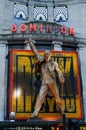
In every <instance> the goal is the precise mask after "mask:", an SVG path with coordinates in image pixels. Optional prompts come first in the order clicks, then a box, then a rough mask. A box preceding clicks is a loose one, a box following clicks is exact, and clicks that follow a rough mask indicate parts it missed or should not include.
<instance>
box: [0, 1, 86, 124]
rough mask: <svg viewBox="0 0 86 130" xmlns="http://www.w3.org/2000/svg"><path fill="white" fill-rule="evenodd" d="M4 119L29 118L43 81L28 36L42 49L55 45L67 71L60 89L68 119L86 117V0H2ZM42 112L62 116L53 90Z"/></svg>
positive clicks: (0, 102) (0, 108)
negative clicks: (37, 71) (36, 69)
mask: <svg viewBox="0 0 86 130" xmlns="http://www.w3.org/2000/svg"><path fill="white" fill-rule="evenodd" d="M0 2H1V4H0V74H1V76H0V90H1V91H0V121H5V120H9V115H10V113H11V112H15V120H27V119H28V118H29V117H30V116H31V114H32V112H33V110H34V108H35V102H36V98H37V95H38V92H39V90H40V86H41V77H40V73H35V66H34V64H35V57H34V54H33V52H32V51H31V49H30V46H29V37H32V41H33V44H34V45H35V47H36V48H37V50H38V51H39V53H40V55H43V53H44V50H50V51H51V58H52V60H55V61H57V62H58V66H59V68H60V69H61V71H62V73H63V74H64V77H65V83H64V85H62V84H61V83H60V82H59V81H58V79H57V78H56V79H57V84H58V89H59V93H60V97H61V99H62V104H63V106H64V110H65V113H66V118H67V119H75V120H77V121H81V122H85V121H86V93H85V91H86V84H85V81H86V79H85V78H86V25H85V24H86V18H85V16H86V11H85V10H86V2H85V0H72V1H71V0H42V1H41V0H39V1H36V0H1V1H0ZM39 117H40V118H42V119H44V120H58V119H59V118H60V113H59V111H58V108H57V107H56V104H55V101H54V98H53V96H52V94H51V93H50V92H49V93H48V94H47V96H46V99H45V101H44V103H43V105H42V108H41V110H40V113H39Z"/></svg>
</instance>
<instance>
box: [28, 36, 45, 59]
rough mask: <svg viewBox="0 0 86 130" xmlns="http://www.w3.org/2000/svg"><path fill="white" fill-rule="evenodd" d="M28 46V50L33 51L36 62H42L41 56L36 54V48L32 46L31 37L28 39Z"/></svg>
mask: <svg viewBox="0 0 86 130" xmlns="http://www.w3.org/2000/svg"><path fill="white" fill-rule="evenodd" d="M29 45H30V48H31V50H32V51H33V53H34V55H35V57H36V59H37V60H43V56H41V55H40V54H39V52H38V50H37V49H36V47H35V46H34V44H33V43H32V39H31V37H30V38H29Z"/></svg>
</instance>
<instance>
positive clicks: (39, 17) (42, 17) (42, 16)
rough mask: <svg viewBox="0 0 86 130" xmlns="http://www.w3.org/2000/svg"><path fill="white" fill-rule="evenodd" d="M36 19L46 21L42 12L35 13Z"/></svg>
mask: <svg viewBox="0 0 86 130" xmlns="http://www.w3.org/2000/svg"><path fill="white" fill-rule="evenodd" d="M36 20H40V21H46V18H45V15H43V14H37V15H36Z"/></svg>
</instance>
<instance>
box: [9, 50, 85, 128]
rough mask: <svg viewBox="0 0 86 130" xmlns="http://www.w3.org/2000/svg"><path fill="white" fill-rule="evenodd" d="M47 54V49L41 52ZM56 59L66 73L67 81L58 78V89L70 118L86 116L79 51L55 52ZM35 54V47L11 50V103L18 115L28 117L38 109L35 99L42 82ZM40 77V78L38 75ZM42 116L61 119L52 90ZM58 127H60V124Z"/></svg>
mask: <svg viewBox="0 0 86 130" xmlns="http://www.w3.org/2000/svg"><path fill="white" fill-rule="evenodd" d="M40 54H41V55H43V54H44V52H43V51H41V52H40ZM51 57H52V60H56V61H57V62H58V66H59V68H60V69H61V71H62V72H63V74H64V76H65V84H64V87H63V91H62V85H61V84H60V83H59V82H58V80H57V84H58V89H59V92H60V97H61V99H62V104H63V106H64V110H65V113H66V117H67V118H74V119H82V118H83V109H82V97H81V91H80V90H81V89H80V87H81V84H80V77H79V69H78V55H77V53H76V52H74V51H73V52H65V51H60V52H59V51H55V52H51ZM34 63H35V57H34V54H33V53H32V51H28V50H12V51H11V53H10V90H9V91H10V94H9V96H10V98H9V99H10V101H9V102H10V104H9V113H10V112H12V111H14V112H15V113H16V116H15V118H16V119H28V118H29V117H30V116H31V115H32V113H33V110H34V107H35V102H36V99H37V95H38V92H39V89H40V85H41V78H40V76H39V75H35V67H34ZM37 76H38V77H39V79H38V77H37ZM39 118H42V119H45V120H58V119H60V113H59V111H58V108H57V106H56V104H55V101H54V98H53V96H52V95H51V94H50V93H48V95H47V96H46V99H45V101H44V103H43V106H42V108H41V110H40V112H39ZM57 130H58V128H57Z"/></svg>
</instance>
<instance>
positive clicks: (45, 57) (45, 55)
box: [44, 51, 50, 62]
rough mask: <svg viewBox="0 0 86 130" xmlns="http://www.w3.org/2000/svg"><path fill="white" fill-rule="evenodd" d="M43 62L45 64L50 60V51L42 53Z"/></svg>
mask: <svg viewBox="0 0 86 130" xmlns="http://www.w3.org/2000/svg"><path fill="white" fill-rule="evenodd" d="M44 60H45V61H46V62H47V61H49V60H50V51H45V52H44Z"/></svg>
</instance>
